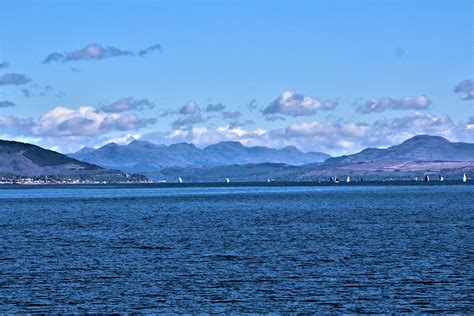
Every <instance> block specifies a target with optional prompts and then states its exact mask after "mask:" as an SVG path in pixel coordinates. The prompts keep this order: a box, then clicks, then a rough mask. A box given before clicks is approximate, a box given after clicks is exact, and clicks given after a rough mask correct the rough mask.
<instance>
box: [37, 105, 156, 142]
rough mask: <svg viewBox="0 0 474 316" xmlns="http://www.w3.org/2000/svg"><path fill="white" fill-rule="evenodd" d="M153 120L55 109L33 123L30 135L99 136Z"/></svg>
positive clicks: (90, 111) (151, 122)
mask: <svg viewBox="0 0 474 316" xmlns="http://www.w3.org/2000/svg"><path fill="white" fill-rule="evenodd" d="M155 121H156V120H155V119H145V118H140V117H138V116H136V115H134V114H119V113H104V112H99V111H97V110H96V109H95V108H92V107H87V106H85V107H80V108H79V109H77V110H73V109H69V108H65V107H57V108H54V109H52V110H51V111H49V112H47V113H45V114H43V115H42V116H41V117H40V119H39V120H37V121H36V124H35V126H34V127H33V128H32V133H33V134H34V135H38V136H55V137H64V136H89V137H92V136H98V135H103V134H105V133H108V132H111V131H116V130H118V131H129V130H138V129H140V128H144V127H146V126H148V125H150V124H153V123H154V122H155Z"/></svg>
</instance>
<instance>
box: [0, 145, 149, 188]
mask: <svg viewBox="0 0 474 316" xmlns="http://www.w3.org/2000/svg"><path fill="white" fill-rule="evenodd" d="M0 175H2V176H19V177H37V176H52V175H54V176H61V177H80V178H94V179H98V178H101V179H110V180H119V179H126V178H129V177H130V176H128V175H126V174H124V173H123V172H119V171H114V170H107V169H104V168H102V167H99V166H97V165H93V164H90V163H85V162H81V161H79V160H76V159H73V158H71V157H68V156H66V155H63V154H60V153H57V152H55V151H52V150H47V149H44V148H41V147H39V146H36V145H32V144H27V143H20V142H14V141H5V140H0ZM138 178H143V179H145V177H140V176H138Z"/></svg>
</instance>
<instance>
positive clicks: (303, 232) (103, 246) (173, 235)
mask: <svg viewBox="0 0 474 316" xmlns="http://www.w3.org/2000/svg"><path fill="white" fill-rule="evenodd" d="M473 262H474V186H462V185H450V186H444V185H440V186H345V187H324V186H320V187H234V188H205V187H204V188H203V187H197V188H192V187H191V188H159V189H158V188H151V187H142V188H140V187H138V188H127V187H117V188H113V187H112V188H94V187H85V188H51V187H48V188H42V187H40V188H19V189H1V188H0V313H30V312H31V313H41V312H48V313H54V312H63V313H65V312H75V313H83V312H91V313H94V312H141V313H152V312H179V313H182V312H345V313H357V312H361V313H384V312H395V313H400V312H416V313H418V312H420V313H421V312H440V313H474V264H473Z"/></svg>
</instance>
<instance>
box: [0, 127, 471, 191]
mask: <svg viewBox="0 0 474 316" xmlns="http://www.w3.org/2000/svg"><path fill="white" fill-rule="evenodd" d="M70 156H71V157H68V156H66V155H63V154H60V153H57V152H54V151H51V150H46V149H43V148H41V147H38V146H35V145H31V144H25V143H19V142H13V141H2V140H0V177H5V176H23V177H24V176H36V177H37V176H45V175H55V176H61V177H76V178H80V179H110V180H111V181H124V180H126V181H128V180H130V179H132V182H133V181H135V180H136V181H146V179H147V178H146V177H149V178H151V179H153V180H155V181H167V182H176V181H177V178H178V177H182V178H183V179H184V181H185V182H214V181H218V182H220V181H224V180H225V179H226V178H230V179H231V181H267V179H273V180H275V181H309V180H311V181H321V180H327V179H329V178H330V177H339V178H345V177H352V178H363V179H366V180H382V179H412V178H414V177H422V176H423V175H425V174H430V175H443V176H444V177H445V178H446V179H459V178H460V175H462V174H463V173H466V174H473V173H474V144H469V143H454V142H450V141H448V140H446V139H445V138H442V137H439V136H429V135H419V136H415V137H413V138H410V139H408V140H406V141H404V142H403V143H401V144H399V145H395V146H392V147H389V148H386V149H380V148H368V149H365V150H363V151H361V152H359V153H356V154H353V155H346V156H341V157H329V155H326V154H322V153H303V152H301V151H299V150H298V149H296V148H294V147H285V148H283V149H272V148H267V147H246V146H243V145H242V144H240V143H238V142H221V143H217V144H215V145H210V146H207V147H205V148H203V149H200V148H198V147H196V146H194V145H193V144H187V143H179V144H174V145H170V146H164V145H156V144H152V143H149V142H144V141H134V142H131V143H130V144H128V145H117V144H114V143H111V144H108V145H106V146H103V147H101V148H99V149H92V148H84V149H82V150H81V151H79V152H77V153H75V154H71V155H70ZM76 158H77V159H76ZM81 160H83V161H81ZM109 168H112V169H117V170H121V171H117V170H111V169H109ZM126 172H137V173H140V174H142V175H144V176H140V175H132V176H131V175H129V174H127V173H126ZM0 180H1V179H0Z"/></svg>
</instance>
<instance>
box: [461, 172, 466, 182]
mask: <svg viewBox="0 0 474 316" xmlns="http://www.w3.org/2000/svg"><path fill="white" fill-rule="evenodd" d="M462 182H467V177H466V174H464V175H463V177H462Z"/></svg>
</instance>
